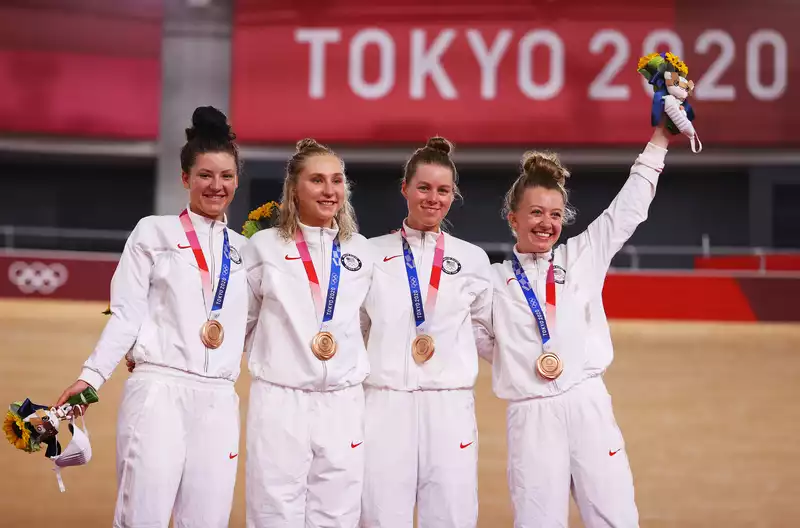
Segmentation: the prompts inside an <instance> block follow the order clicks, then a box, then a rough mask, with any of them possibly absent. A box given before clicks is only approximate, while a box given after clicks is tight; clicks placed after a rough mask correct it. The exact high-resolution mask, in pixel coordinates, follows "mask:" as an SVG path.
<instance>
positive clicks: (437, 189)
mask: <svg viewBox="0 0 800 528" xmlns="http://www.w3.org/2000/svg"><path fill="white" fill-rule="evenodd" d="M401 191H402V193H403V196H404V197H405V198H406V201H407V202H408V219H407V223H408V226H409V227H411V228H412V229H416V230H418V231H438V230H439V225H440V224H441V223H442V220H444V218H445V217H446V216H447V213H448V211H450V206H451V205H453V198H454V197H455V183H454V182H453V171H452V170H451V169H450V168H449V167H445V166H443V165H439V164H436V163H422V164H420V165H418V166H417V169H416V171H415V172H414V175H413V176H411V177H410V178H409V179H408V181H407V182H406V181H404V182H403V185H402V188H401Z"/></svg>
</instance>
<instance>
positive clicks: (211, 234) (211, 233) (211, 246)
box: [203, 221, 216, 374]
mask: <svg viewBox="0 0 800 528" xmlns="http://www.w3.org/2000/svg"><path fill="white" fill-rule="evenodd" d="M215 223H216V222H213V221H212V222H211V229H209V232H208V247H209V253H210V256H211V270H210V271H211V296H212V297H211V302H212V303H213V302H214V297H213V296H214V273H215V269H214V268H215V267H216V261H215V259H214V224H215ZM204 306H205V303H204ZM212 306H213V304H212ZM205 309H206V317H208V314H209V313H210V312H209V309H208V306H206V307H205ZM205 350H206V358H205V363H204V364H203V372H205V373H206V374H208V347H205Z"/></svg>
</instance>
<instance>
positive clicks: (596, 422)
mask: <svg viewBox="0 0 800 528" xmlns="http://www.w3.org/2000/svg"><path fill="white" fill-rule="evenodd" d="M507 425H508V487H509V491H510V492H511V500H512V503H513V505H514V526H515V527H516V528H550V527H566V526H567V521H568V517H569V493H570V488H571V489H572V493H573V495H574V497H575V502H576V503H577V505H578V508H579V510H580V513H581V518H582V519H583V523H584V525H585V526H586V528H597V527H614V528H634V527H636V526H638V522H639V514H638V512H637V509H636V504H635V502H634V497H633V477H632V475H631V469H630V465H629V464H628V457H627V455H626V453H625V444H624V441H623V439H622V433H621V432H620V430H619V427H617V422H616V420H615V418H614V413H613V411H612V409H611V396H610V395H609V394H608V391H607V390H606V387H605V384H604V383H603V380H602V378H600V377H596V378H591V379H588V380H586V381H584V382H582V383H581V384H579V385H578V386H576V387H574V388H572V389H570V390H569V391H567V392H566V393H564V394H561V395H558V396H553V397H550V398H536V399H530V400H523V401H519V402H512V403H510V404H509V406H508V424H507Z"/></svg>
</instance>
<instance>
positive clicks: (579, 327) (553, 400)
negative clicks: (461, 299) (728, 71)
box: [479, 126, 669, 528]
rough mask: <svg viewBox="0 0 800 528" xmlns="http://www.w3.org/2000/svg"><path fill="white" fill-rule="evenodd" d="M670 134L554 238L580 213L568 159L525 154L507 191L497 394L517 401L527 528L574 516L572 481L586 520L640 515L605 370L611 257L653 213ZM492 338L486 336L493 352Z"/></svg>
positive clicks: (661, 134)
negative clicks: (569, 230)
mask: <svg viewBox="0 0 800 528" xmlns="http://www.w3.org/2000/svg"><path fill="white" fill-rule="evenodd" d="M668 134H669V133H668V132H666V130H665V129H664V127H663V126H661V127H658V128H657V129H656V130H655V132H654V133H653V136H652V138H651V139H650V142H649V143H648V144H647V146H646V147H645V149H644V151H643V152H642V153H641V154H640V155H639V156H638V157H637V159H636V161H635V162H634V164H633V167H632V168H631V171H630V176H629V177H628V180H627V181H626V182H625V185H624V186H623V187H622V190H621V191H620V192H619V194H618V195H617V196H616V198H615V199H614V201H613V202H612V203H611V205H610V206H609V207H608V208H607V209H606V210H605V211H604V212H603V213H602V214H601V215H600V216H599V217H598V218H597V219H595V220H594V221H593V222H592V223H591V224H590V225H589V226H588V227H587V229H586V230H585V231H584V232H582V233H581V234H579V235H578V236H575V237H573V238H570V239H569V240H567V242H566V243H565V244H563V245H560V246H558V247H556V248H554V247H553V246H554V244H555V243H556V241H557V240H558V238H559V235H560V234H561V227H562V225H563V224H564V223H565V222H566V221H568V220H571V218H572V217H573V216H574V210H573V209H572V208H571V207H570V205H569V202H568V200H567V191H566V188H565V186H564V183H565V179H566V177H567V176H568V175H569V174H568V173H567V171H566V170H565V169H564V168H563V167H562V166H561V164H560V162H559V161H558V158H557V157H555V156H554V155H549V154H541V153H533V152H531V153H527V154H526V155H525V157H524V158H523V160H522V174H521V175H520V176H519V178H518V179H517V180H516V182H515V183H514V184H513V185H512V187H511V189H510V190H509V191H508V194H507V195H506V200H505V212H506V214H507V218H508V221H509V224H510V226H511V228H512V230H513V232H514V234H515V236H516V239H517V243H516V245H515V246H514V250H513V256H512V258H511V259H510V260H506V261H505V262H503V263H497V264H494V265H492V281H493V284H494V301H493V322H494V347H493V367H492V370H493V387H494V392H495V394H496V395H497V396H498V397H500V398H503V399H505V400H508V401H509V405H508V410H507V429H508V485H509V490H510V493H511V499H512V503H513V506H514V519H515V524H514V525H515V526H516V527H518V528H519V527H536V528H540V527H562V526H567V518H568V513H569V493H570V487H571V486H572V491H573V494H574V496H575V500H576V502H577V504H578V507H579V509H580V512H581V516H582V518H583V522H584V524H585V525H586V526H587V528H594V527H600V526H612V527H615V528H629V527H635V526H638V513H637V509H636V504H635V502H634V493H633V479H632V476H631V470H630V466H629V463H628V457H627V455H626V453H625V444H624V442H623V438H622V434H621V433H620V430H619V428H618V426H617V423H616V420H615V418H614V413H613V410H612V407H611V396H609V393H608V392H607V390H606V387H605V385H604V383H603V377H602V376H603V373H604V372H605V370H606V369H607V368H608V366H609V364H610V363H611V360H612V357H613V348H612V343H611V335H610V332H609V327H608V322H607V320H606V315H605V312H604V309H603V301H602V291H603V282H604V280H605V277H606V272H607V270H608V268H609V266H610V264H611V259H612V258H613V256H614V255H615V254H616V253H617V251H619V250H620V248H622V246H623V244H624V243H625V242H626V241H627V240H628V239H629V238H630V236H631V235H632V234H633V232H634V230H635V229H636V227H637V226H638V225H639V224H640V223H641V222H643V221H644V220H645V219H646V218H647V214H648V209H649V207H650V203H651V201H652V200H653V197H654V196H655V192H656V184H657V183H658V178H659V174H660V173H661V170H662V168H663V167H664V157H665V155H666V153H667V150H666V148H667V146H668V144H669V136H668ZM556 316H557V317H556ZM485 337H486V336H484V339H482V340H481V341H480V343H479V346H481V348H482V350H487V351H488V350H490V349H491V348H492V342H491V339H486V338H485Z"/></svg>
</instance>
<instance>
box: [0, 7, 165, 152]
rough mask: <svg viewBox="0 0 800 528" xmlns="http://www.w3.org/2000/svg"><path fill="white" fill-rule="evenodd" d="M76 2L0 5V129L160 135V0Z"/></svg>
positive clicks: (116, 135) (138, 136)
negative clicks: (157, 1)
mask: <svg viewBox="0 0 800 528" xmlns="http://www.w3.org/2000/svg"><path fill="white" fill-rule="evenodd" d="M75 4H76V3H75V2H70V5H69V6H68V7H59V8H58V9H57V10H48V9H46V8H43V7H38V8H19V7H16V8H15V7H0V132H12V133H38V134H59V135H71V136H94V137H113V138H123V139H128V138H131V139H154V138H156V137H157V136H158V113H159V101H160V97H161V82H160V78H161V66H160V62H159V57H160V49H161V12H160V8H159V6H157V5H155V3H154V2H153V1H152V0H146V2H144V3H143V5H141V6H139V7H134V6H131V7H130V8H129V9H128V11H131V12H128V11H125V10H124V9H122V7H116V8H115V7H114V6H106V7H102V6H99V5H98V4H97V3H96V2H95V3H93V4H92V3H89V4H88V5H86V6H84V9H81V8H80V6H78V5H75ZM115 9H116V11H115ZM131 15H137V17H133V16H131Z"/></svg>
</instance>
